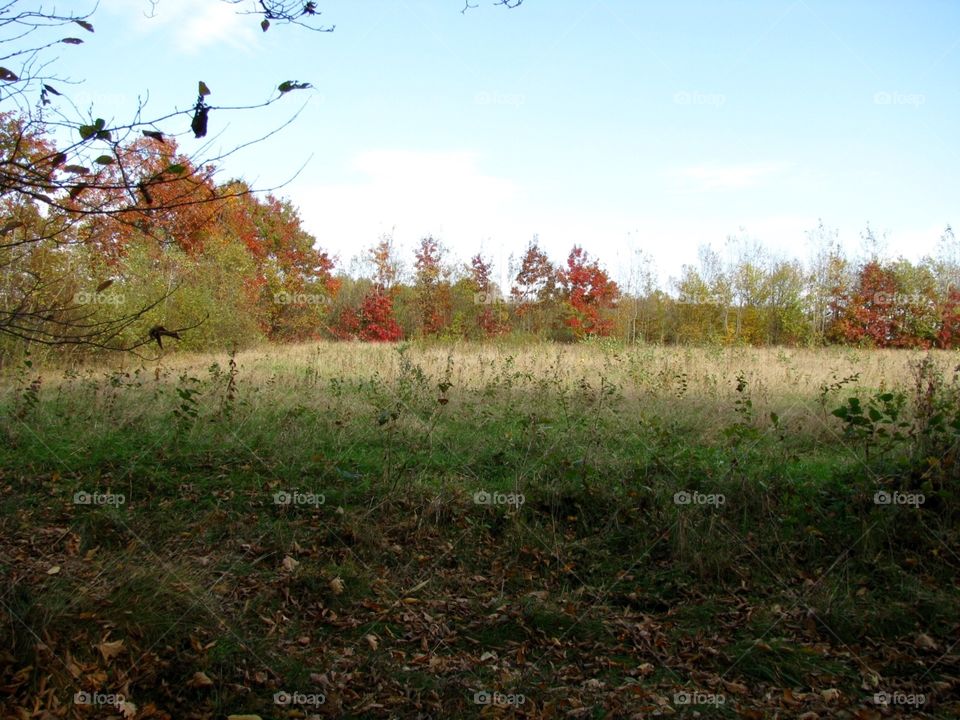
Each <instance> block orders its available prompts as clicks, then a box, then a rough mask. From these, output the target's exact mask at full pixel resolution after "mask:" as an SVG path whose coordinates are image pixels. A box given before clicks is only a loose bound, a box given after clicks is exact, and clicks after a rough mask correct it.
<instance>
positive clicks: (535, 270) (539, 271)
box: [510, 235, 558, 334]
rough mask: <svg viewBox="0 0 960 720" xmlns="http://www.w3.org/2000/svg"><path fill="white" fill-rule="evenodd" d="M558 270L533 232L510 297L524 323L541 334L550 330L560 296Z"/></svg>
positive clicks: (532, 330) (521, 322) (529, 330)
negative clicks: (555, 305)
mask: <svg viewBox="0 0 960 720" xmlns="http://www.w3.org/2000/svg"><path fill="white" fill-rule="evenodd" d="M557 289H558V288H557V269H556V268H555V267H554V265H553V263H551V262H550V258H549V257H548V256H547V254H546V253H545V252H544V251H543V250H541V249H540V245H539V238H538V237H537V236H536V235H534V237H533V239H532V240H531V241H530V243H529V244H528V245H527V249H526V250H525V251H524V253H523V257H522V258H521V259H520V267H519V268H518V270H517V274H516V276H515V277H514V280H513V286H512V287H511V288H510V298H511V301H512V303H513V304H514V307H515V312H516V316H517V318H518V320H519V321H520V324H521V326H522V327H523V329H525V330H526V331H528V332H532V333H534V334H540V333H542V332H544V331H545V330H549V329H550V325H551V324H552V321H553V309H554V303H555V301H556V299H557Z"/></svg>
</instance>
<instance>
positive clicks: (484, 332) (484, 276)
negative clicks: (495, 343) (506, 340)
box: [469, 253, 510, 337]
mask: <svg viewBox="0 0 960 720" xmlns="http://www.w3.org/2000/svg"><path fill="white" fill-rule="evenodd" d="M492 273H493V265H492V263H491V262H490V260H487V259H485V258H484V257H483V256H482V255H481V254H480V253H477V254H476V255H474V256H473V257H472V258H471V259H470V268H469V277H470V283H471V290H472V291H473V300H474V305H475V306H476V308H477V309H478V312H477V313H476V316H475V324H476V327H477V328H478V330H479V331H480V335H481V337H496V336H497V335H502V334H504V333H506V332H509V330H510V323H509V319H508V318H507V316H506V311H505V308H504V302H503V297H502V296H501V295H500V288H498V287H497V285H496V283H494V282H493V279H492Z"/></svg>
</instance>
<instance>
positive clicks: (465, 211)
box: [289, 150, 520, 263]
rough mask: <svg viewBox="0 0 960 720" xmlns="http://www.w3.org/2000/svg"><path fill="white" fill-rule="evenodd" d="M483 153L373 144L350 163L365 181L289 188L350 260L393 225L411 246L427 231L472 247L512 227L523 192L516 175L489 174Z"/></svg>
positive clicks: (308, 219) (323, 236) (318, 231)
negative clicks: (483, 164) (514, 210)
mask: <svg viewBox="0 0 960 720" xmlns="http://www.w3.org/2000/svg"><path fill="white" fill-rule="evenodd" d="M477 161H478V156H477V154H476V153H473V152H418V151H411V150H371V151H366V152H362V153H360V154H358V155H356V156H355V157H354V158H353V159H352V161H351V162H350V164H349V169H350V170H352V171H354V172H356V173H359V174H360V175H361V176H362V179H361V180H360V181H358V182H354V183H336V184H313V185H303V184H299V183H298V184H297V186H296V187H291V188H290V190H289V194H290V195H291V196H292V200H293V201H294V202H295V203H296V204H297V205H298V206H299V208H300V210H301V214H302V216H303V219H304V225H305V227H307V228H308V229H309V230H310V232H312V233H313V234H314V235H316V237H317V239H318V241H319V243H320V245H321V246H323V247H324V248H328V249H330V250H333V251H334V252H337V253H339V254H340V255H341V260H342V261H343V262H344V263H346V262H347V261H348V260H349V259H350V256H351V255H353V254H355V253H357V252H358V251H360V250H361V249H362V248H364V247H367V246H370V245H372V244H373V243H375V242H376V240H377V237H378V236H379V235H380V234H381V233H384V232H389V231H391V230H392V229H394V228H396V238H397V240H398V241H399V242H400V243H401V244H403V245H406V246H407V247H410V246H412V244H413V243H415V242H416V241H417V239H418V238H419V237H422V236H423V235H426V234H428V233H433V234H434V235H436V236H438V237H440V238H441V239H442V240H445V241H460V242H463V243H464V247H466V245H467V244H469V243H476V242H478V241H479V239H481V238H484V237H491V236H499V237H503V235H504V233H507V232H509V229H510V228H511V226H512V224H513V223H512V221H511V214H512V206H513V203H514V200H515V199H517V198H518V197H519V195H520V191H519V188H518V187H517V186H516V184H515V183H514V182H512V181H511V180H509V179H506V178H501V177H495V176H493V175H487V174H484V173H483V172H482V171H481V170H480V169H479V168H478V167H477ZM452 249H454V251H455V252H456V253H457V254H462V253H461V248H460V247H453V246H452Z"/></svg>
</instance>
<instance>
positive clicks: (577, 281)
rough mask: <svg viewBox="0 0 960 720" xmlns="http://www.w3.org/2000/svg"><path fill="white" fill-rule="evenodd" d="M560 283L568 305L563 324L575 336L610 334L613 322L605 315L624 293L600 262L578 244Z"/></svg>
mask: <svg viewBox="0 0 960 720" xmlns="http://www.w3.org/2000/svg"><path fill="white" fill-rule="evenodd" d="M559 280H560V285H561V287H562V289H563V298H564V301H565V303H566V312H565V313H564V317H563V321H564V323H565V324H566V325H567V327H569V328H570V329H571V330H572V331H573V334H574V337H576V338H577V339H580V338H583V337H585V336H587V335H599V336H604V335H609V334H610V331H611V329H612V328H613V320H612V319H610V318H609V317H605V312H606V311H608V310H610V309H612V308H613V307H614V306H615V304H616V301H617V298H618V297H619V296H620V290H619V288H618V287H617V284H616V283H615V282H613V281H612V280H611V279H610V278H609V277H607V273H606V272H604V271H603V270H602V269H601V268H600V265H599V263H598V262H597V261H596V260H593V259H591V258H590V256H589V255H588V254H587V253H586V252H585V251H584V249H583V248H581V247H580V246H578V245H574V247H573V249H572V250H571V251H570V254H569V255H568V256H567V266H566V268H564V269H563V270H562V271H561V272H560V273H559Z"/></svg>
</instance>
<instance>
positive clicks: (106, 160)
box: [94, 155, 114, 165]
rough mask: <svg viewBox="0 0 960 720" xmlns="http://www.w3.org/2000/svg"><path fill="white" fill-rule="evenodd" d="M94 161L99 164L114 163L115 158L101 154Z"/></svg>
mask: <svg viewBox="0 0 960 720" xmlns="http://www.w3.org/2000/svg"><path fill="white" fill-rule="evenodd" d="M94 162H95V163H96V164H97V165H113V163H114V159H113V158H112V157H111V156H109V155H101V156H100V157H98V158H97V159H96V160H94Z"/></svg>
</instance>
